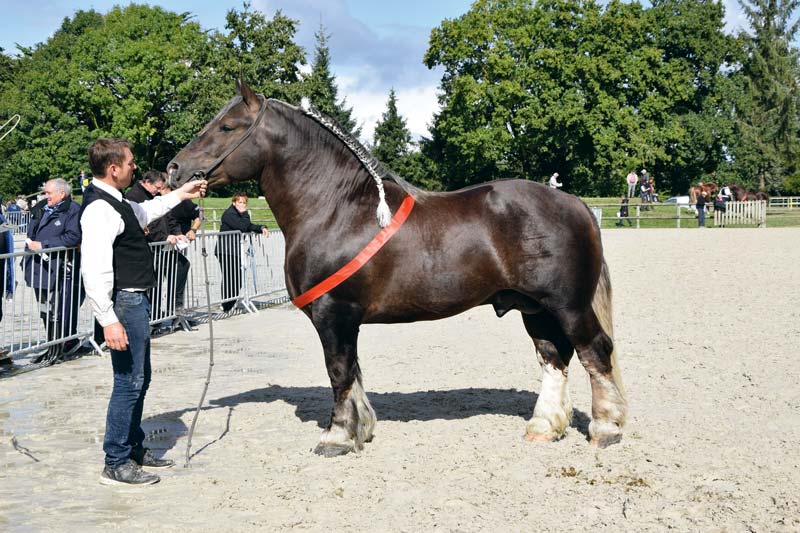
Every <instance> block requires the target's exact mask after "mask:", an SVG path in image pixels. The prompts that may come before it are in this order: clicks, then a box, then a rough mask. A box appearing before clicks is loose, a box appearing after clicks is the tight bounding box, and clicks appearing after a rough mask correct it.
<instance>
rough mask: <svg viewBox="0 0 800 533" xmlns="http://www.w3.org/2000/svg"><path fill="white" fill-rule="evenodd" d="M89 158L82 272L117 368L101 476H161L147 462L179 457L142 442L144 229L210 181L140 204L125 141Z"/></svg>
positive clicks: (142, 479) (111, 479)
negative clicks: (131, 195)
mask: <svg viewBox="0 0 800 533" xmlns="http://www.w3.org/2000/svg"><path fill="white" fill-rule="evenodd" d="M89 165H90V167H91V170H92V174H93V175H94V179H93V180H92V183H91V184H90V185H89V187H88V189H87V191H86V194H85V195H84V203H83V206H82V209H81V229H82V232H83V240H82V241H81V251H82V254H83V255H82V261H81V273H82V275H83V283H84V287H85V289H86V296H87V298H88V300H89V303H90V304H91V306H92V311H93V312H94V315H95V318H96V319H97V321H98V322H99V323H100V325H101V326H102V327H103V333H104V335H105V339H106V346H108V347H109V348H110V350H111V363H112V366H113V369H114V388H113V390H112V392H111V399H110V400H109V402H108V414H107V416H106V433H105V438H104V439H103V451H105V454H106V457H105V468H104V469H103V473H102V474H101V477H100V482H101V483H103V484H107V485H108V484H117V483H126V484H133V485H142V484H150V483H156V482H158V481H159V479H160V478H159V477H158V476H157V475H155V474H152V473H150V472H146V471H144V470H142V466H147V467H167V466H172V465H173V464H174V462H173V461H171V460H166V459H159V458H156V457H155V456H154V455H153V454H152V452H151V451H150V450H149V449H147V448H145V447H144V445H143V442H144V437H145V435H144V431H142V427H141V422H142V411H143V406H144V398H145V394H146V393H147V389H148V387H149V385H150V374H151V367H150V301H149V299H148V295H147V291H148V289H150V288H152V287H153V285H154V283H155V272H154V271H153V257H152V254H151V253H150V247H149V246H148V244H147V239H146V238H145V234H144V228H145V227H146V226H147V225H148V224H149V223H150V222H152V221H153V220H155V219H157V218H159V217H161V216H163V215H165V214H166V213H168V212H169V210H170V209H172V208H173V207H175V206H176V205H178V203H179V202H181V201H182V200H185V199H187V198H188V199H191V198H198V197H200V196H202V195H203V194H205V189H206V182H205V181H192V182H189V183H187V184H185V185H184V186H183V187H181V188H180V189H178V190H176V191H175V192H173V193H171V194H168V195H166V196H159V197H156V198H154V199H153V200H150V201H148V202H144V203H142V204H137V203H134V202H128V201H127V200H125V199H123V197H122V193H121V191H122V190H123V189H125V188H126V187H128V185H130V183H131V178H132V176H133V171H134V170H135V169H136V163H134V161H133V154H132V153H131V147H130V144H129V143H128V141H126V140H124V139H108V138H104V139H98V140H97V141H95V142H94V143H93V144H92V145H91V146H90V147H89Z"/></svg>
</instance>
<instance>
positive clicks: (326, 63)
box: [304, 25, 361, 137]
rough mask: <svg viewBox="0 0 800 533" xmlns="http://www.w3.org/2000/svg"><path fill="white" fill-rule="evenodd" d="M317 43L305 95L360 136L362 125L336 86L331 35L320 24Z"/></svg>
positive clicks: (322, 110)
mask: <svg viewBox="0 0 800 533" xmlns="http://www.w3.org/2000/svg"><path fill="white" fill-rule="evenodd" d="M314 36H315V37H316V39H317V44H316V47H315V50H314V61H313V62H312V63H311V74H310V75H309V76H308V77H307V78H306V79H305V88H304V92H305V95H306V96H307V97H308V99H309V100H311V103H312V104H314V107H316V108H317V109H319V110H320V111H321V112H323V113H325V114H326V115H328V116H329V117H331V118H333V119H335V120H336V121H337V122H338V123H339V125H341V126H342V128H344V130H345V131H347V132H348V133H350V134H351V135H353V136H354V137H358V136H359V135H360V134H361V126H359V125H358V124H357V123H356V120H355V119H354V118H353V116H352V114H353V108H352V107H347V98H344V99H342V100H341V101H338V98H339V96H338V93H339V88H338V87H337V86H336V76H334V75H333V73H331V67H330V64H331V53H330V49H329V48H328V39H329V38H330V35H326V34H325V28H324V27H323V26H322V25H320V28H319V31H318V32H316V33H315V34H314Z"/></svg>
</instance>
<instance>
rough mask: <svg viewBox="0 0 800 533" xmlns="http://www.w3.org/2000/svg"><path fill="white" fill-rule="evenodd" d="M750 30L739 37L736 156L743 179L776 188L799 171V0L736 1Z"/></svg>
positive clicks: (760, 187) (748, 182) (754, 184)
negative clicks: (796, 13) (741, 46)
mask: <svg viewBox="0 0 800 533" xmlns="http://www.w3.org/2000/svg"><path fill="white" fill-rule="evenodd" d="M740 4H741V6H742V9H743V10H744V13H745V15H746V16H747V18H748V20H749V21H750V25H751V30H752V34H751V35H746V34H745V35H742V39H743V41H744V42H745V53H746V59H745V60H744V64H743V66H742V80H743V95H742V96H743V97H742V98H741V99H740V105H739V108H738V109H737V122H736V126H737V131H738V133H739V134H740V137H739V140H740V142H739V143H737V145H736V146H735V151H734V157H735V158H736V160H737V163H738V165H739V167H740V171H741V174H742V178H744V179H743V180H742V181H744V182H745V184H747V185H749V186H757V187H758V188H759V189H760V190H769V191H771V192H775V191H778V190H780V189H781V188H782V187H783V184H784V179H785V178H786V177H787V176H791V175H793V174H794V173H795V172H796V171H797V168H798V167H797V151H798V139H797V137H798V126H800V123H799V122H798V115H797V113H798V106H797V103H798V97H800V90H799V89H798V75H800V69H798V60H797V57H798V56H797V50H796V49H794V48H793V47H792V45H791V43H792V42H793V41H794V38H795V36H796V35H797V30H798V22H791V20H790V19H791V17H792V14H793V13H794V11H795V10H796V9H797V7H798V5H800V1H799V0H777V1H773V0H740Z"/></svg>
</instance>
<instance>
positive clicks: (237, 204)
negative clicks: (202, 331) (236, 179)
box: [214, 192, 269, 312]
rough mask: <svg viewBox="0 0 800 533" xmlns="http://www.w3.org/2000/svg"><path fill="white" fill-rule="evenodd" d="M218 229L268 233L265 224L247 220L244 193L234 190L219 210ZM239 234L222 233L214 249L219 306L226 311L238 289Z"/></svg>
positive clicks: (248, 218)
mask: <svg viewBox="0 0 800 533" xmlns="http://www.w3.org/2000/svg"><path fill="white" fill-rule="evenodd" d="M219 230H220V231H221V232H222V231H237V230H238V231H241V232H242V233H248V232H250V233H261V234H263V235H267V236H269V230H267V228H266V226H261V225H259V224H253V223H252V222H250V214H249V213H248V212H247V195H246V194H245V193H243V192H237V193H236V194H234V195H233V198H232V199H231V205H230V206H229V207H228V209H226V210H225V212H224V213H222V224H221V225H220V228H219ZM241 253H242V252H241V236H240V235H237V234H230V235H222V236H220V240H219V241H218V242H217V247H216V248H215V249H214V255H216V256H217V260H218V261H219V266H220V269H221V270H222V300H223V302H222V310H223V311H225V312H228V311H230V310H231V309H233V307H234V306H235V305H236V298H237V297H238V296H239V291H240V290H241V289H242V261H241Z"/></svg>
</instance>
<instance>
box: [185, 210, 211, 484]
mask: <svg viewBox="0 0 800 533" xmlns="http://www.w3.org/2000/svg"><path fill="white" fill-rule="evenodd" d="M203 200H204V199H203V197H201V198H200V216H201V224H200V247H201V249H202V251H203V276H204V278H205V283H206V311H207V313H208V373H207V374H206V383H205V385H204V386H203V394H201V395H200V402H199V403H198V404H197V408H196V409H195V411H194V418H193V419H192V425H191V427H190V428H189V437H188V439H187V441H186V464H184V465H183V467H184V468H189V461H190V460H191V458H192V456H191V449H192V435H194V428H195V426H196V425H197V418H198V417H199V416H200V409H201V408H202V407H203V402H205V399H206V392H208V385H209V383H211V371H212V369H213V368H214V320H213V317H212V316H211V282H210V281H209V280H208V252H207V250H206V229H205V209H204V207H205V205H204V201H203Z"/></svg>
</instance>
